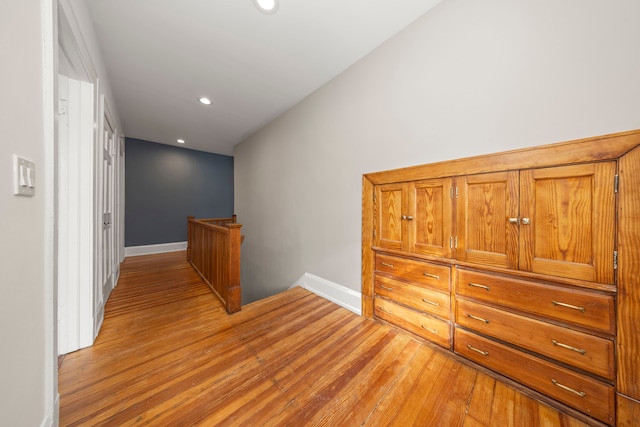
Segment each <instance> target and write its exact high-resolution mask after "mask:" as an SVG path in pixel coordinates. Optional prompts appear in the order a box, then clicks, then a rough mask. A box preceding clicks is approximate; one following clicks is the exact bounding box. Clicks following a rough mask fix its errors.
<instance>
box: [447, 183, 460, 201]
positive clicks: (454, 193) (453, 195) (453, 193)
mask: <svg viewBox="0 0 640 427" xmlns="http://www.w3.org/2000/svg"><path fill="white" fill-rule="evenodd" d="M449 197H450V198H452V199H457V198H458V187H457V186H455V187H451V190H449Z"/></svg>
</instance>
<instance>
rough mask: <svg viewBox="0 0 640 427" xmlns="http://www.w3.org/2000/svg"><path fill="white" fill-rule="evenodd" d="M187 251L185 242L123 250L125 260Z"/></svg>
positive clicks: (131, 247)
mask: <svg viewBox="0 0 640 427" xmlns="http://www.w3.org/2000/svg"><path fill="white" fill-rule="evenodd" d="M186 249H187V242H175V243H162V244H159V245H145V246H129V247H126V248H124V256H125V258H126V257H128V256H139V255H152V254H163V253H165V252H178V251H184V250H186Z"/></svg>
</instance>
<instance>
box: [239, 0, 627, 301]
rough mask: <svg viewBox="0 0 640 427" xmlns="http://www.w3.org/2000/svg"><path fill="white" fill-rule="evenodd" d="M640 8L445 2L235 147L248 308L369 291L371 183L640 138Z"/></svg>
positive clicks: (587, 2)
mask: <svg viewBox="0 0 640 427" xmlns="http://www.w3.org/2000/svg"><path fill="white" fill-rule="evenodd" d="M638 16H640V2H638V1H637V0H616V1H607V2H603V1H601V0H563V1H556V0H539V1H513V0H484V1H468V0H445V1H444V2H443V3H441V4H440V5H439V6H437V7H436V8H435V9H434V10H432V11H431V12H429V13H427V14H426V15H425V16H423V17H422V18H420V19H419V20H417V21H416V22H415V23H413V24H412V25H410V26H409V27H408V28H406V29H405V30H404V31H403V32H401V33H400V34H398V35H397V36H396V37H394V38H393V39H391V40H390V41H389V42H387V43H386V44H384V45H383V46H381V47H380V48H378V49H377V50H375V51H374V52H372V53H371V54H370V55H369V56H367V57H366V58H364V59H363V60H361V61H360V62H359V63H357V64H356V65H355V66H353V67H351V68H350V69H349V70H347V71H346V72H344V73H343V74H342V75H340V76H339V77H337V78H336V79H334V80H333V81H332V82H330V83H329V84H328V85H326V86H325V87H323V88H322V89H320V90H318V91H317V92H316V93H314V94H312V95H311V96H309V97H308V98H307V99H306V100H305V101H303V102H302V103H300V104H299V105H298V106H296V107H294V108H293V109H292V110H290V111H289V112H288V113H286V114H285V115H283V116H282V117H280V118H279V119H277V120H275V121H274V122H272V123H271V124H270V125H268V126H267V127H266V128H264V129H263V130H262V131H260V132H259V133H257V134H256V135H254V136H252V137H251V138H249V139H248V140H247V141H245V142H243V143H242V144H240V145H238V146H237V147H236V149H235V153H234V155H235V203H236V209H235V210H236V213H237V214H238V220H239V222H241V223H242V224H243V225H244V226H243V234H245V235H246V239H245V241H244V243H243V246H242V251H243V253H242V255H243V266H242V285H243V294H244V298H243V299H244V302H245V303H246V302H249V301H252V300H255V299H259V298H262V297H265V296H268V295H271V294H273V293H276V292H279V291H281V290H284V289H286V288H287V287H288V286H289V285H290V284H292V283H293V282H294V281H295V280H296V278H298V277H300V275H301V274H303V273H305V272H308V273H311V274H314V275H317V276H320V277H323V278H325V279H328V280H331V281H333V282H336V283H339V284H341V285H344V286H346V287H349V288H351V289H354V290H359V289H360V264H361V261H360V233H361V176H362V174H363V173H367V172H374V171H379V170H386V169H392V168H398V167H404V166H410V165H416V164H423V163H430V162H435V161H441V160H447V159H454V158H459V157H467V156H471V155H478V154H482V153H490V152H498V151H504V150H508V149H516V148H521V147H527V146H534V145H540V144H547V143H554V142H560V141H565V140H570V139H576V138H582V137H588V136H595V135H600V134H606V133H612V132H618V131H625V130H630V129H637V128H640V78H639V77H638V76H640V55H638V40H640V26H638V25H637V17H638Z"/></svg>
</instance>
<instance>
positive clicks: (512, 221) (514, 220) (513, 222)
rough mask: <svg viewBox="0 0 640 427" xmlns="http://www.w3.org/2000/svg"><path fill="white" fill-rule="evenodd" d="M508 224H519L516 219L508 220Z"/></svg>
mask: <svg viewBox="0 0 640 427" xmlns="http://www.w3.org/2000/svg"><path fill="white" fill-rule="evenodd" d="M509 222H510V223H511V224H517V223H518V222H519V220H518V218H509Z"/></svg>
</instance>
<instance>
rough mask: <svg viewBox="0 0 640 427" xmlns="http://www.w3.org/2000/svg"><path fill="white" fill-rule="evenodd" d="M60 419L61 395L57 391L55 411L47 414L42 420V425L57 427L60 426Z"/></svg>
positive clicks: (41, 426) (43, 426) (54, 403)
mask: <svg viewBox="0 0 640 427" xmlns="http://www.w3.org/2000/svg"><path fill="white" fill-rule="evenodd" d="M59 419H60V395H59V394H58V393H56V400H55V401H54V402H53V413H52V414H49V415H47V417H46V418H45V419H44V420H42V423H41V424H40V427H56V426H58V420H59Z"/></svg>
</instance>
